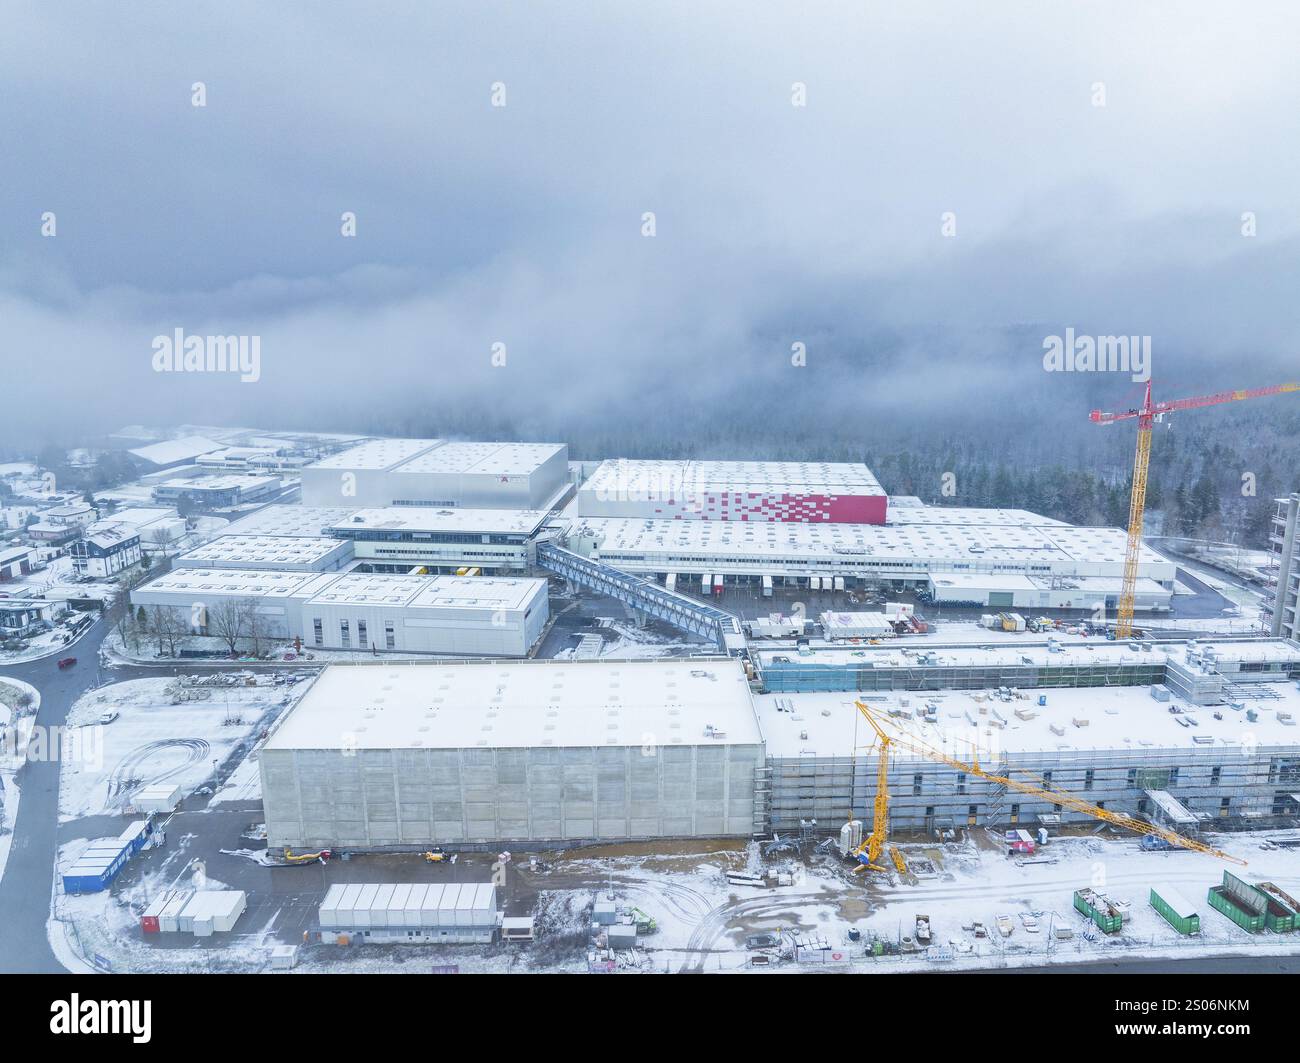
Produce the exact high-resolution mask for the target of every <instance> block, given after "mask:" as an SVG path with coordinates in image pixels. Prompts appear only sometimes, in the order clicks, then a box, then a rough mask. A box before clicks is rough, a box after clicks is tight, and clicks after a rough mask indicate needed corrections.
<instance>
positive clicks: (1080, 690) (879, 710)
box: [754, 682, 1300, 788]
mask: <svg viewBox="0 0 1300 1063" xmlns="http://www.w3.org/2000/svg"><path fill="white" fill-rule="evenodd" d="M1262 686H1266V687H1267V689H1268V690H1269V691H1270V692H1272V693H1276V694H1277V695H1278V697H1277V698H1276V699H1274V698H1260V699H1255V700H1248V701H1246V707H1247V708H1250V709H1254V710H1256V715H1257V719H1256V720H1254V721H1249V720H1247V719H1246V713H1245V710H1244V709H1243V710H1235V709H1231V708H1228V707H1227V706H1207V707H1199V706H1193V705H1190V704H1188V703H1186V702H1183V701H1181V700H1180V699H1179V698H1178V697H1177V696H1176V695H1175V696H1173V697H1172V698H1171V700H1170V701H1165V702H1161V701H1156V700H1155V699H1154V698H1152V697H1151V688H1150V687H1146V686H1132V687H1069V688H1060V687H1052V688H1045V687H1035V688H1034V689H1032V690H1026V691H1023V692H1022V694H1023V696H1022V697H1019V698H1015V699H1013V700H1011V701H1002V700H999V699H998V698H996V697H992V696H990V693H989V692H988V691H978V690H940V691H895V692H890V693H871V694H863V695H861V697H862V698H863V700H864V701H865V702H866V703H867V705H868V708H870V709H871V711H872V713H873V714H874V715H875V716H876V717H877V718H878V719H882V720H884V721H887V726H886V731H887V733H890V734H891V735H894V736H899V737H903V738H905V739H911V740H913V741H920V742H921V743H923V744H925V745H927V746H929V747H931V748H936V749H941V750H943V751H945V752H946V753H948V754H949V755H950V756H953V757H955V758H956V759H958V760H963V761H969V760H970V759H971V758H972V753H973V751H976V752H978V755H979V760H980V761H981V763H996V762H997V761H998V760H999V759H1000V758H1001V755H1002V754H1006V755H1007V756H1008V757H1009V758H1010V760H1011V761H1012V766H1013V767H1014V762H1015V757H1016V755H1017V754H1026V755H1029V754H1040V753H1048V754H1064V753H1069V752H1084V751H1089V750H1091V751H1112V752H1128V753H1131V754H1132V755H1133V758H1134V762H1135V763H1141V761H1142V759H1143V757H1144V756H1146V755H1148V754H1149V753H1150V752H1151V751H1154V750H1158V749H1197V748H1202V747H1204V748H1213V749H1217V750H1220V751H1222V752H1223V753H1225V754H1232V753H1235V754H1236V755H1237V756H1243V755H1246V753H1245V752H1244V751H1248V750H1250V749H1253V748H1255V747H1258V746H1293V747H1294V746H1295V744H1296V742H1297V741H1300V726H1298V725H1297V721H1300V690H1297V689H1296V688H1295V684H1294V683H1289V682H1278V683H1268V684H1263V685H1262ZM1040 696H1045V697H1046V698H1047V704H1046V705H1041V706H1040V705H1039V704H1038V698H1039V697H1040ZM778 702H780V704H781V705H783V706H785V707H786V708H787V711H782V709H781V708H778ZM754 703H755V705H756V707H757V711H758V717H759V723H760V726H761V728H762V731H763V738H764V739H765V741H766V742H767V752H768V755H769V756H772V757H805V756H807V757H814V756H815V757H850V756H853V755H854V750H855V749H857V751H858V752H859V754H860V755H873V754H871V753H870V749H871V742H872V739H873V738H874V733H873V732H872V730H871V726H870V724H869V723H868V722H867V721H866V720H865V719H863V718H862V716H861V715H860V713H859V712H858V710H857V708H856V707H855V705H854V695H853V694H852V693H807V694H805V693H794V694H791V693H781V694H764V695H759V696H757V697H755V698H754ZM904 703H906V704H904ZM930 703H933V704H935V705H937V706H938V713H937V721H936V722H935V723H924V722H922V721H921V720H920V719H919V718H917V715H918V714H919V713H921V712H924V709H925V706H926V705H927V704H930ZM1171 705H1173V706H1175V707H1178V708H1181V709H1182V710H1183V711H1182V712H1180V713H1171V712H1170V711H1169V710H1170V706H1171ZM1017 710H1019V711H1020V712H1022V713H1024V714H1028V716H1029V718H1028V719H1021V718H1020V717H1019V716H1017V715H1016V713H1017ZM894 713H903V714H905V715H904V716H901V717H900V716H896V715H894ZM1215 713H1218V714H1219V716H1220V717H1221V718H1220V719H1216V718H1215ZM1287 713H1290V717H1291V723H1287V722H1286V720H1285V719H1284V718H1283V717H1284V715H1285V714H1287ZM1180 719H1183V720H1186V721H1189V725H1188V726H1184V725H1183V724H1182V723H1180V722H1179V720H1180ZM1190 721H1195V724H1194V725H1190ZM1053 728H1055V729H1056V730H1053ZM1058 731H1059V732H1061V733H1057V732H1058ZM805 735H806V736H807V737H804V736H805ZM891 756H892V758H893V759H894V761H895V762H897V761H900V760H914V759H918V758H917V757H916V754H914V753H913V752H911V751H909V750H907V749H904V748H902V747H900V746H895V747H894V749H893V751H892V752H891ZM1062 785H1065V786H1066V787H1067V788H1068V787H1069V785H1070V784H1069V782H1068V781H1066V780H1062Z"/></svg>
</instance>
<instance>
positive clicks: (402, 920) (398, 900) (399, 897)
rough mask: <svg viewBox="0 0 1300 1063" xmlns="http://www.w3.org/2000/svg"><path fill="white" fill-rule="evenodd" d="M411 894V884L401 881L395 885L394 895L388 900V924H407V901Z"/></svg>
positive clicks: (398, 925) (397, 925)
mask: <svg viewBox="0 0 1300 1063" xmlns="http://www.w3.org/2000/svg"><path fill="white" fill-rule="evenodd" d="M410 896H411V884H410V883H409V882H401V883H398V884H396V885H395V886H394V887H393V895H392V897H390V898H389V900H388V925H389V926H392V927H404V926H406V902H407V900H409V899H410Z"/></svg>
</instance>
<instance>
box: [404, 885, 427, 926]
mask: <svg viewBox="0 0 1300 1063" xmlns="http://www.w3.org/2000/svg"><path fill="white" fill-rule="evenodd" d="M428 892H429V885H428V883H426V882H417V883H416V884H415V885H413V886H412V887H411V892H410V893H408V894H407V895H406V904H405V905H404V906H403V908H402V925H403V926H406V927H409V928H412V929H414V928H416V927H419V926H422V925H423V924H422V923H421V922H420V919H421V916H422V915H423V911H424V898H425V896H426V895H427V894H428Z"/></svg>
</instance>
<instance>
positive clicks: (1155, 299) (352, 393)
mask: <svg viewBox="0 0 1300 1063" xmlns="http://www.w3.org/2000/svg"><path fill="white" fill-rule="evenodd" d="M1289 6H1290V5H1288V4H1285V3H1281V2H1277V3H1263V4H1257V5H1252V7H1251V10H1250V15H1249V19H1247V18H1246V16H1244V15H1243V14H1242V13H1241V12H1240V11H1238V10H1235V9H1233V8H1232V7H1230V6H1224V5H1221V4H1218V3H1211V2H1195V3H1186V4H1180V5H1176V6H1175V5H1139V6H1131V5H1127V4H1122V3H1102V4H1096V5H1089V6H1088V7H1087V8H1084V7H1082V6H1081V7H1079V8H1078V9H1077V10H1074V11H1066V10H1059V9H1056V8H1055V7H1053V6H1050V5H1042V4H1038V3H1032V2H1028V0H1026V2H1022V3H1005V4H998V5H988V6H987V7H984V8H981V9H980V11H979V12H978V14H976V13H975V12H973V11H970V10H963V9H961V8H960V6H958V7H953V6H951V5H943V4H936V5H907V6H906V7H904V8H902V9H900V10H889V9H887V8H884V7H880V8H873V9H871V10H870V11H869V12H868V13H867V15H866V17H863V16H862V10H861V5H860V4H848V3H846V4H842V5H835V4H828V5H825V6H824V11H823V12H822V15H821V17H819V18H816V19H814V18H809V17H807V16H806V14H805V13H803V12H801V11H799V10H795V9H787V8H782V9H780V10H766V9H762V8H755V7H754V6H753V5H744V4H739V3H734V4H711V5H708V6H707V7H705V8H702V9H701V8H700V7H699V6H698V5H685V4H682V5H676V4H667V5H655V7H654V8H651V7H649V6H646V7H636V6H633V5H618V6H616V7H615V6H610V7H602V8H601V9H600V10H599V13H598V15H597V14H593V15H592V16H591V17H586V18H578V17H573V16H572V15H570V16H565V17H560V16H558V15H557V14H556V13H554V12H547V11H546V10H545V9H542V8H537V9H530V8H527V7H523V6H521V5H516V4H505V3H500V4H478V3H476V4H473V5H469V4H464V5H446V9H445V10H444V9H443V6H442V5H440V6H439V7H437V8H434V7H429V8H412V9H411V10H409V11H407V12H405V14H404V18H405V19H406V20H407V23H408V32H406V33H402V34H397V33H395V32H394V30H393V23H392V21H391V20H376V19H370V18H368V17H366V14H365V9H364V8H361V7H356V8H348V7H347V6H346V5H345V6H343V7H340V8H337V9H335V10H336V11H337V13H336V14H334V15H329V14H324V15H322V14H320V13H312V14H308V13H307V12H305V11H302V12H300V11H295V10H294V9H291V8H290V9H278V8H274V7H268V6H266V5H260V4H252V3H248V4H238V3H236V4H232V5H225V6H224V7H222V8H220V9H216V8H213V9H196V10H188V9H186V10H182V9H178V8H175V7H173V6H171V5H164V4H142V5H132V6H130V7H129V8H121V7H118V6H107V5H106V6H102V7H96V8H92V9H90V10H89V11H77V12H75V13H72V12H71V11H69V12H67V13H63V12H61V11H60V9H59V8H57V7H54V8H51V7H49V6H48V5H42V4H36V3H18V4H13V5H9V7H8V8H7V9H6V10H7V14H6V25H7V30H8V32H7V33H6V34H5V36H4V39H3V40H0V115H2V116H3V120H4V127H5V130H6V136H5V151H4V152H3V153H0V345H2V346H0V351H3V361H4V365H5V368H6V377H5V384H4V392H5V395H4V398H5V400H6V401H5V403H4V411H5V415H4V417H3V418H2V419H0V448H3V450H4V453H6V454H10V455H12V454H18V453H28V452H31V451H34V450H36V449H37V448H38V447H40V446H43V445H47V444H56V445H67V446H72V445H77V444H79V443H83V442H85V441H87V440H89V439H93V438H94V437H96V436H97V435H102V434H105V433H107V432H109V431H112V430H113V429H115V428H117V427H120V426H121V425H124V424H129V423H144V424H182V423H200V424H231V425H240V424H250V425H262V426H266V427H269V428H285V429H293V428H299V429H318V430H339V431H355V432H368V433H383V434H411V435H457V436H463V437H477V438H523V439H545V440H557V441H565V442H569V443H571V444H572V447H573V453H574V455H575V456H576V457H582V458H594V457H602V456H607V455H627V456H669V457H671V456H703V457H718V458H743V457H773V458H827V459H839V460H850V459H851V460H867V461H868V462H869V463H871V464H872V465H873V467H874V468H876V470H877V472H878V473H879V475H880V476H881V478H882V480H884V481H885V484H886V486H887V487H888V488H889V489H890V490H891V491H895V492H898V493H915V494H919V495H921V496H922V497H924V498H926V499H927V500H928V501H948V502H958V503H963V502H964V503H966V504H992V503H1001V504H1022V505H1032V506H1038V507H1041V508H1042V509H1043V510H1044V511H1047V512H1052V513H1057V514H1068V515H1069V519H1077V520H1084V521H1100V522H1107V523H1115V522H1116V520H1115V517H1116V510H1117V507H1118V508H1119V509H1120V510H1121V511H1122V508H1123V506H1122V502H1123V497H1124V490H1125V484H1124V479H1125V477H1126V476H1127V469H1128V465H1129V463H1130V462H1131V452H1132V443H1133V432H1132V426H1131V424H1130V425H1128V426H1117V427H1113V428H1105V429H1103V428H1098V427H1096V426H1094V425H1092V424H1090V423H1089V422H1088V419H1087V414H1088V411H1089V410H1090V409H1093V408H1094V407H1104V408H1119V409H1123V408H1127V407H1130V406H1132V405H1134V404H1136V402H1137V401H1138V398H1139V394H1140V387H1141V385H1140V384H1139V383H1137V382H1135V381H1133V380H1132V379H1131V375H1129V374H1123V373H1107V372H1092V373H1088V372H1083V373H1066V372H1056V373H1048V372H1045V371H1044V367H1043V349H1044V348H1043V345H1044V341H1045V339H1046V338H1047V337H1049V336H1053V335H1061V334H1063V333H1064V332H1065V330H1066V329H1073V330H1074V331H1075V332H1076V333H1078V334H1086V335H1092V336H1107V335H1122V336H1149V337H1150V339H1151V348H1152V359H1153V362H1152V375H1153V379H1154V381H1155V387H1156V389H1157V393H1158V396H1159V397H1165V398H1174V397H1181V396H1187V395H1196V394H1201V393H1205V392H1211V391H1219V390H1224V389H1230V388H1243V387H1254V386H1260V385H1265V384H1270V383H1277V382H1281V381H1284V380H1288V379H1296V378H1297V377H1300V357H1298V356H1297V346H1296V337H1297V334H1300V328H1298V326H1300V320H1298V317H1300V309H1298V307H1300V303H1298V301H1297V299H1296V292H1297V291H1300V266H1298V263H1300V253H1298V252H1300V202H1298V193H1297V188H1298V187H1300V186H1298V185H1297V181H1296V175H1297V172H1298V167H1297V163H1298V162H1300V158H1298V153H1300V106H1297V104H1300V76H1298V75H1297V72H1296V65H1295V56H1296V55H1297V54H1300V48H1298V47H1297V46H1298V45H1300V40H1298V39H1297V37H1298V36H1300V35H1298V34H1297V29H1296V26H1297V24H1296V21H1295V20H1294V19H1293V18H1291V19H1288V18H1287V17H1286V15H1287V11H1288V8H1289ZM471 8H472V10H473V12H474V15H475V17H473V18H466V17H457V16H463V15H464V14H465V13H466V12H468V11H469V10H471ZM673 8H677V10H676V11H673V10H672V9H673ZM1094 9H1104V12H1105V15H1106V17H1105V18H1104V19H1103V18H1096V17H1094V13H1095V12H1094ZM667 15H672V16H675V17H666V16H667ZM236 16H237V17H236ZM38 19H39V21H38ZM60 19H65V20H68V21H69V25H68V27H67V28H69V29H70V28H71V21H72V20H74V19H75V21H76V29H77V31H78V32H76V33H67V34H60V35H59V39H60V41H61V42H64V43H63V46H62V47H60V48H58V49H49V48H37V47H33V44H34V43H35V42H37V41H38V40H41V39H46V38H48V37H49V36H50V34H51V32H52V26H53V27H54V28H55V29H57V26H58V22H59V20H60ZM955 23H959V24H960V27H961V32H960V33H955V32H953V27H954V24H955ZM236 27H238V29H236ZM1044 40H1048V41H1052V40H1055V41H1059V42H1060V47H1059V48H1043V47H1042V44H1041V42H1042V41H1044ZM972 42H978V43H976V44H973V43H972ZM1030 42H1034V43H1033V44H1032V45H1031V44H1030ZM741 44H743V47H741V46H739V45H741ZM197 82H202V83H203V85H204V88H205V105H204V106H202V107H195V106H193V98H192V95H193V94H192V90H193V86H194V85H195V83H197ZM495 86H500V89H499V90H498V89H496V88H495ZM800 86H802V88H800ZM498 96H499V99H498ZM494 102H501V103H504V106H494V105H493V104H494ZM348 212H350V213H351V214H353V215H355V226H356V235H355V236H344V235H342V231H341V230H342V229H343V228H344V221H343V216H344V214H345V213H348ZM47 213H52V214H53V215H54V217H55V219H56V232H55V234H54V235H43V232H42V217H43V216H44V215H45V214H47ZM647 214H652V215H653V220H652V223H653V234H650V233H649V231H648V228H647V226H648V224H649V223H648V222H647V217H646V216H647ZM176 329H183V330H184V331H185V333H186V334H189V335H199V336H204V335H244V336H257V337H259V341H260V355H261V363H260V373H259V378H258V379H257V381H256V382H248V383H245V382H240V380H239V379H238V377H237V376H236V375H234V374H225V375H216V374H208V373H159V372H156V371H155V368H154V365H153V363H152V361H151V354H152V349H151V343H152V341H153V338H154V337H155V336H157V335H160V334H171V333H172V332H173V331H174V330H176ZM498 345H503V346H498ZM796 345H802V347H796ZM798 350H801V351H804V352H806V364H798V365H796V364H792V359H794V360H795V361H801V362H802V361H803V358H800V357H797V356H796V354H795V353H794V352H795V351H798ZM494 351H495V352H496V357H495V358H494ZM1298 406H1300V403H1298V401H1297V399H1296V397H1295V396H1283V397H1279V398H1274V399H1267V400H1259V401H1257V402H1254V403H1251V404H1250V405H1249V406H1248V407H1241V408H1227V409H1218V410H1209V411H1198V412H1193V413H1189V414H1186V415H1184V416H1182V417H1180V418H1179V419H1178V420H1177V421H1176V422H1175V424H1174V427H1173V428H1171V429H1168V430H1166V429H1163V428H1162V429H1161V432H1160V434H1159V435H1158V437H1157V444H1156V449H1155V457H1154V465H1153V488H1154V497H1153V500H1152V504H1153V507H1154V508H1159V507H1161V506H1162V505H1164V506H1168V507H1170V508H1171V510H1176V511H1177V513H1183V514H1184V516H1185V523H1186V524H1187V526H1188V527H1189V528H1195V529H1197V530H1209V531H1217V530H1222V531H1224V532H1225V534H1226V533H1227V532H1228V531H1231V530H1232V529H1234V528H1246V529H1248V530H1249V531H1250V532H1251V535H1252V536H1253V537H1255V538H1257V537H1258V535H1259V534H1260V533H1261V531H1262V528H1263V524H1262V523H1261V521H1262V518H1261V516H1260V514H1261V513H1262V511H1263V508H1264V503H1263V501H1262V500H1263V499H1266V498H1267V497H1268V495H1270V494H1272V493H1280V492H1283V491H1288V490H1294V489H1296V488H1297V487H1300V483H1297V479H1298V477H1297V475H1296V466H1297V464H1298V463H1297V461H1296V455H1297V453H1300V450H1298V447H1297V444H1298V443H1300V410H1298V409H1297V407H1298ZM1000 468H1001V469H1002V470H1003V474H1004V475H1003V476H1001V477H999V469H1000ZM945 471H951V472H955V473H956V475H957V484H958V494H957V495H956V496H955V497H952V498H944V497H942V496H941V495H940V493H939V477H940V476H941V474H942V473H943V472H945ZM1246 472H1249V473H1252V474H1253V475H1254V476H1255V477H1256V481H1257V492H1258V493H1257V495H1256V498H1257V499H1259V500H1261V501H1258V502H1256V501H1252V500H1250V499H1243V498H1242V496H1241V494H1240V485H1241V477H1242V474H1243V473H1246ZM1202 481H1204V484H1201V482H1202ZM1176 482H1185V483H1186V484H1187V485H1189V486H1188V487H1187V488H1186V491H1185V494H1186V492H1191V491H1194V490H1195V489H1196V485H1198V484H1201V488H1200V491H1199V496H1198V497H1200V499H1201V501H1200V502H1195V501H1193V500H1192V498H1191V495H1187V497H1184V498H1183V499H1181V500H1175V499H1174V487H1175V483H1176ZM1207 484H1208V486H1206V485H1207ZM1211 494H1213V496H1214V497H1215V499H1217V507H1212V506H1211V505H1210V504H1209V499H1210V496H1211ZM1216 508H1217V512H1214V511H1213V510H1215V509H1216ZM1177 513H1176V514H1175V515H1177ZM1120 516H1121V521H1120V522H1122V516H1123V514H1122V512H1121V514H1120ZM1179 519H1183V518H1179Z"/></svg>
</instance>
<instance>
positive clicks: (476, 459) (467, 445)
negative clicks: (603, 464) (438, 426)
mask: <svg viewBox="0 0 1300 1063" xmlns="http://www.w3.org/2000/svg"><path fill="white" fill-rule="evenodd" d="M564 449H565V445H564V444H563V443H471V442H449V443H443V444H442V445H441V446H440V447H437V448H436V449H434V450H428V451H425V452H424V453H423V454H420V455H418V456H416V457H414V458H411V459H410V460H409V461H406V462H403V463H402V465H401V466H400V467H398V468H397V469H395V470H394V471H395V472H398V473H464V474H470V475H473V474H478V475H500V476H527V475H529V474H530V473H532V472H534V471H535V470H536V469H537V468H538V467H539V466H540V465H542V464H543V463H544V462H546V461H549V460H550V459H551V458H553V457H555V455H556V454H558V453H560V452H561V451H562V450H564Z"/></svg>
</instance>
